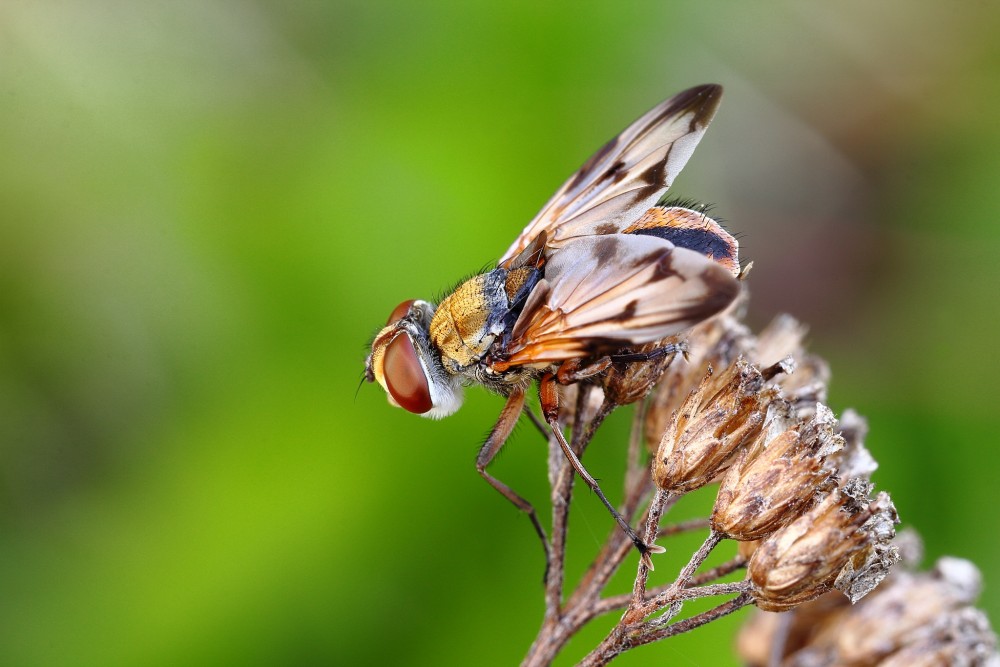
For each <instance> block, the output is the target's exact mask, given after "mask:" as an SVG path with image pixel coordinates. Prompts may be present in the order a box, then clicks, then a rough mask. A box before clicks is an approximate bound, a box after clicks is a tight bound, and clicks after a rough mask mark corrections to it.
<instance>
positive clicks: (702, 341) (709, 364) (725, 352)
mask: <svg viewBox="0 0 1000 667" xmlns="http://www.w3.org/2000/svg"><path fill="white" fill-rule="evenodd" d="M751 344H752V338H751V335H750V330H749V329H747V328H746V327H745V326H744V325H743V324H741V323H740V322H738V321H736V320H735V319H734V318H732V317H729V316H721V317H715V318H712V319H711V320H709V321H707V322H703V323H701V324H699V325H698V326H696V327H695V328H693V329H692V330H691V331H690V332H689V333H688V338H687V349H688V351H687V354H686V355H685V358H684V359H683V360H680V359H678V360H677V362H676V363H672V364H670V366H669V367H667V369H666V371H665V372H664V373H663V375H662V376H661V378H660V382H659V383H658V384H657V386H656V389H655V390H654V392H653V395H652V398H651V400H650V402H649V409H648V411H647V412H646V423H645V428H644V431H645V433H646V446H647V448H648V449H649V451H650V452H655V451H656V450H657V448H658V447H659V445H660V439H661V436H662V435H663V432H664V430H666V428H667V424H669V423H670V420H671V419H672V418H673V415H674V413H675V412H677V411H678V410H680V407H681V403H683V402H684V401H685V400H686V399H687V397H688V395H689V394H690V393H691V392H692V391H693V390H694V389H695V388H697V387H698V386H699V384H700V383H701V382H702V380H703V379H704V377H705V375H706V374H707V373H708V369H709V368H716V369H723V368H729V366H731V365H732V364H733V363H735V362H736V360H737V359H738V358H739V357H740V355H742V354H744V353H745V352H746V351H747V350H749V349H750V347H751Z"/></svg>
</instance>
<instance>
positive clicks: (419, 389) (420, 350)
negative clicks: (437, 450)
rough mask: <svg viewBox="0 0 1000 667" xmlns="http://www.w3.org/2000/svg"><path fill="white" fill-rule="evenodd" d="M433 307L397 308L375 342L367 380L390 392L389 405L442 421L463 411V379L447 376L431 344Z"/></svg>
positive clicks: (416, 303)
mask: <svg viewBox="0 0 1000 667" xmlns="http://www.w3.org/2000/svg"><path fill="white" fill-rule="evenodd" d="M433 317H434V306H433V305H432V304H430V303H428V302H426V301H420V300H410V301H404V302H403V303H401V304H399V305H398V306H396V308H395V309H394V310H393V311H392V314H391V315H389V320H388V322H387V323H386V326H385V327H384V328H383V329H382V330H381V331H379V332H378V335H376V336H375V340H373V341H372V352H371V354H370V355H368V358H367V359H366V360H365V379H366V380H367V381H368V382H378V383H379V384H380V385H382V388H383V389H385V391H386V395H387V397H388V399H389V403H390V404H392V405H395V406H397V407H401V408H404V409H406V410H409V411H410V412H413V413H415V414H419V415H421V416H423V417H431V418H432V419H440V418H441V417H447V416H448V415H450V414H453V413H454V412H455V411H456V410H458V408H459V407H460V406H461V405H462V383H461V378H460V377H458V376H455V375H452V374H450V373H448V371H446V370H445V368H444V366H443V365H442V363H441V354H440V352H439V351H438V350H437V349H435V347H434V345H433V344H432V342H431V338H430V327H431V320H432V319H433Z"/></svg>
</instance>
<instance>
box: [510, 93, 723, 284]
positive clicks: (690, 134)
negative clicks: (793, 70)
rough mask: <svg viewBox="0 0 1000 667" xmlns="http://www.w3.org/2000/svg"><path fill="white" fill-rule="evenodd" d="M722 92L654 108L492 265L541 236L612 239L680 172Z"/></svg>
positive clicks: (552, 242) (553, 241) (553, 244)
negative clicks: (603, 237)
mask: <svg viewBox="0 0 1000 667" xmlns="http://www.w3.org/2000/svg"><path fill="white" fill-rule="evenodd" d="M721 97H722V87H721V86H718V85H714V84H709V85H704V86H698V87H696V88H691V89H689V90H686V91H684V92H682V93H679V94H678V95H675V96H673V97H671V98H670V99H669V100H666V101H665V102H662V103H660V104H659V105H657V106H656V107H654V108H653V109H651V110H650V111H649V112H647V113H646V114H645V115H644V116H642V117H641V118H639V119H638V120H637V121H635V122H634V123H632V124H631V125H629V126H628V127H627V128H626V129H625V131H624V132H622V133H621V134H619V135H618V136H617V137H615V138H614V139H612V140H611V141H610V142H608V143H607V144H606V145H605V146H604V147H603V148H601V149H600V150H599V151H597V153H595V154H594V155H593V156H592V157H591V158H590V159H589V160H587V162H586V163H584V165H583V166H582V167H581V168H580V170H579V171H577V172H576V173H575V174H574V175H573V176H571V177H570V178H569V180H567V181H566V182H565V183H564V184H563V186H562V187H561V188H559V190H558V191H557V192H556V193H555V195H553V196H552V199H550V200H549V201H548V203H547V204H545V206H544V207H543V208H542V210H541V211H539V213H538V215H536V216H535V219H534V220H532V221H531V222H530V223H529V224H528V226H527V227H525V229H524V231H523V232H521V235H520V236H518V238H517V240H515V241H514V243H513V245H511V247H510V248H508V249H507V252H506V253H504V255H503V257H502V258H501V259H500V265H501V266H505V265H506V264H507V263H509V262H510V260H511V259H512V258H514V257H516V256H517V255H518V254H519V253H520V252H521V251H522V250H523V249H524V248H526V247H527V246H528V245H530V244H531V242H532V240H533V239H534V238H535V237H536V236H538V235H539V234H540V233H541V232H543V231H547V232H548V241H547V243H548V246H549V247H550V248H558V247H560V246H562V245H563V244H564V243H565V242H566V241H567V240H568V239H571V238H575V237H578V236H590V235H595V234H614V233H617V232H620V231H621V230H622V229H624V228H625V227H627V226H628V225H629V224H631V223H632V222H634V221H635V220H636V219H637V218H638V217H639V216H640V215H641V214H642V212H643V211H645V210H646V209H647V208H648V207H650V206H652V205H653V204H654V203H655V202H656V200H657V199H658V198H659V197H660V196H661V195H662V194H663V193H664V191H666V189H667V188H668V187H669V186H670V184H671V183H672V182H673V180H674V178H675V177H676V176H677V174H678V173H680V171H681V169H683V168H684V165H685V164H686V163H687V161H688V158H690V157H691V154H692V153H693V152H694V149H695V146H697V145H698V142H699V141H701V137H702V135H703V134H704V133H705V129H706V128H707V127H708V124H709V122H710V121H711V120H712V117H713V116H714V115H715V110H716V109H717V108H718V106H719V100H720V99H721Z"/></svg>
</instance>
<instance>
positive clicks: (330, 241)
mask: <svg viewBox="0 0 1000 667" xmlns="http://www.w3.org/2000/svg"><path fill="white" fill-rule="evenodd" d="M753 7H754V6H752V5H746V6H735V5H730V4H728V3H727V4H723V3H718V4H715V3H685V4H679V3H672V2H668V3H662V2H658V3H636V4H629V5H622V4H620V3H606V4H599V3H582V4H581V3H547V4H539V3H528V2H515V3H513V4H511V3H507V4H506V5H504V9H502V10H501V9H500V8H499V6H497V5H495V4H485V3H484V4H469V5H459V4H456V3H448V2H428V3H401V2H339V3H319V2H292V3H278V2H269V1H266V0H243V1H239V0H205V1H202V2H190V1H182V2H173V3H168V2H156V1H153V2H142V3H129V2H123V1H121V0H92V1H91V2H87V3H66V2H55V1H50V0H41V1H39V0H7V2H5V3H3V4H2V5H0V96H2V97H0V147H2V150H0V211H2V213H0V217H2V220H0V446H2V449H0V456H2V459H0V460H2V466H0V494H2V500H3V502H2V504H0V592H2V594H0V598H2V602H0V664H4V665H46V666H58V665H73V666H79V665H102V666H103V665H159V664H162V665H178V664H184V665H220V664H240V665H318V664H341V665H360V664H378V665H384V664H406V665H450V664H454V665H468V664H475V665H509V664H513V663H515V662H516V661H517V660H519V659H520V657H521V656H522V655H523V653H524V652H525V650H526V649H527V647H528V645H529V644H530V641H531V639H532V638H533V636H534V632H535V630H536V628H537V625H538V622H539V619H540V616H541V602H542V601H541V587H540V585H539V579H540V577H541V574H542V559H541V554H540V550H539V548H538V545H537V543H536V538H535V536H534V534H533V532H532V531H531V529H530V526H529V524H528V522H527V520H525V519H524V517H522V516H520V515H518V513H517V512H516V511H515V510H513V509H512V508H511V507H510V506H509V505H508V504H507V503H506V502H504V501H503V500H502V499H501V498H500V497H499V496H498V495H497V494H496V493H495V492H494V491H493V490H492V489H490V488H489V487H488V486H487V485H486V484H485V483H483V481H482V480H481V479H480V478H479V477H478V476H477V475H476V474H475V471H474V468H473V459H474V456H475V452H476V449H477V447H478V444H479V442H480V439H481V437H482V435H483V434H484V433H485V432H486V431H487V429H488V428H489V427H490V425H491V424H492V421H491V420H492V419H494V418H495V416H496V413H497V411H498V409H499V406H500V400H499V399H498V398H496V397H492V396H488V395H486V394H485V392H481V391H470V392H469V397H468V401H467V405H466V407H465V408H463V410H462V411H461V412H460V413H459V414H458V415H456V416H455V417H452V418H450V419H448V420H446V421H443V422H440V423H434V422H430V421H427V420H421V419H417V418H415V417H412V416H411V415H408V414H404V413H403V412H402V411H400V410H394V409H391V408H390V407H388V406H387V405H386V404H385V400H384V398H383V396H382V395H381V392H380V391H379V390H378V389H377V388H373V387H368V386H366V387H362V388H361V391H360V393H358V394H357V395H355V390H356V388H357V383H358V381H359V379H360V376H361V369H362V361H363V358H364V355H365V353H366V350H365V343H366V341H367V340H368V337H369V336H370V335H371V333H373V332H374V330H376V329H377V328H378V326H379V325H380V324H381V323H382V322H383V321H384V319H385V317H386V316H387V315H388V313H389V311H390V310H391V309H392V307H393V306H395V305H396V304H397V303H398V302H400V301H402V300H404V299H407V298H412V297H434V296H436V295H438V294H439V293H440V292H441V291H443V290H445V289H447V288H448V287H450V286H451V285H452V284H454V283H455V282H456V281H457V280H458V279H459V278H460V277H462V276H463V275H465V274H467V273H469V272H472V271H475V270H477V269H478V268H480V267H482V266H484V265H488V264H489V263H490V262H491V261H495V258H496V257H498V256H499V254H500V253H501V252H502V251H503V250H504V249H505V248H506V246H507V244H508V243H509V242H510V241H511V239H513V237H514V235H515V234H516V233H517V231H519V230H520V228H521V226H522V225H523V224H524V223H525V222H526V221H527V220H528V219H530V217H531V216H532V215H533V213H534V212H535V210H536V209H537V208H538V207H539V206H540V205H541V203H542V202H543V201H544V200H545V199H546V198H547V197H548V196H549V194H551V192H552V191H553V190H554V189H555V188H556V187H557V186H558V184H559V183H560V182H561V181H562V179H563V178H565V177H566V176H567V175H569V173H570V172H571V171H573V170H574V169H575V168H576V167H577V166H578V165H579V164H580V163H581V162H582V161H583V160H584V159H585V158H586V157H587V155H588V154H589V152H590V151H592V150H594V149H596V148H597V147H598V146H599V145H600V144H602V143H603V142H604V141H606V140H607V139H608V138H610V137H611V136H612V135H613V134H614V133H616V132H617V131H618V130H620V129H622V128H623V127H624V126H625V125H626V124H627V123H628V122H629V121H630V120H632V119H633V118H634V117H636V116H638V115H639V114H640V113H641V112H643V111H644V110H645V109H646V108H648V107H649V106H651V105H652V104H654V103H656V102H658V101H659V100H660V99H662V98H664V97H666V96H668V95H670V94H672V93H674V92H677V91H679V90H681V89H683V88H685V87H687V86H689V85H693V84H698V83H703V82H709V81H715V82H719V83H722V84H724V85H725V86H727V88H728V92H727V98H726V99H725V100H724V102H723V105H722V109H721V111H720V114H719V116H718V118H717V119H716V123H715V125H714V126H713V128H712V129H711V131H709V133H708V135H707V137H706V139H705V141H704V142H703V145H702V147H701V148H700V149H699V151H698V153H697V154H696V155H695V157H694V158H693V160H692V162H691V164H690V165H689V167H688V170H687V172H686V173H685V174H684V176H683V177H682V179H681V180H680V181H679V182H678V184H677V187H676V188H675V189H676V191H677V192H678V193H680V194H685V195H690V196H694V197H698V198H700V199H703V200H706V201H711V202H717V204H718V206H717V209H716V210H717V212H718V213H719V214H720V215H722V217H723V218H725V219H726V220H728V221H729V224H730V226H731V227H732V228H733V229H734V230H735V231H737V232H740V233H741V234H742V235H743V245H744V249H745V252H744V254H745V257H746V258H747V259H754V260H755V262H756V267H755V272H754V276H753V278H752V279H751V286H752V289H753V291H754V301H753V308H752V313H751V314H752V318H753V320H754V321H755V322H756V323H758V324H762V323H764V322H766V321H767V320H768V319H769V318H770V317H771V316H773V315H774V314H775V313H777V312H779V311H786V310H787V311H790V312H792V313H793V314H796V315H798V316H799V317H801V318H802V319H804V320H806V321H808V322H811V323H812V324H813V328H812V333H811V345H812V349H813V350H814V351H816V352H817V353H819V354H821V355H823V356H825V357H827V358H828V359H829V360H830V361H831V362H832V365H833V371H834V381H833V385H832V394H831V403H832V406H833V407H834V409H835V410H837V411H840V410H842V409H843V408H845V407H848V406H853V407H856V408H857V409H858V410H859V411H860V412H861V413H862V414H864V415H866V416H867V417H868V418H869V420H870V423H871V428H872V431H871V435H870V437H869V439H868V444H869V448H870V449H871V450H872V451H873V453H874V454H875V456H876V458H878V460H879V461H880V462H881V464H882V469H881V470H880V471H879V472H878V473H877V476H876V481H877V482H878V484H879V488H883V489H888V490H889V491H891V492H892V493H893V496H894V498H895V500H896V503H897V505H898V507H899V509H900V512H901V514H902V517H903V519H904V521H905V522H906V523H907V524H908V525H911V526H914V527H916V528H917V529H919V530H920V531H921V533H922V534H923V536H924V538H925V540H926V544H927V551H928V556H929V558H932V557H936V556H938V555H941V554H944V553H950V554H955V555H960V556H965V557H969V558H972V559H973V560H975V561H976V562H977V564H978V565H979V566H980V567H981V568H982V569H983V571H984V574H985V576H986V586H987V589H986V590H987V591H988V592H989V591H992V590H993V587H994V586H995V585H996V582H997V581H1000V532H994V530H993V529H994V528H995V527H996V526H995V524H993V520H994V518H995V511H994V509H993V508H994V496H993V493H994V490H995V481H994V477H995V474H996V473H995V470H996V469H997V467H998V463H1000V461H998V453H997V452H998V447H997V445H998V442H1000V439H998V437H997V435H996V414H997V413H996V399H997V397H998V395H1000V393H998V389H997V383H998V380H997V378H998V364H997V360H996V355H995V341H996V339H997V335H998V333H1000V326H998V314H997V313H998V309H997V303H998V301H997V298H998V297H997V287H998V285H1000V262H998V261H997V259H996V258H997V257H998V252H1000V232H998V226H997V224H996V217H997V213H998V211H1000V188H997V186H996V178H997V175H998V174H1000V125H998V124H997V122H996V120H997V110H998V107H1000V104H998V103H1000V46H998V44H1000V42H998V41H997V40H996V39H995V35H996V34H998V28H1000V16H998V12H997V11H996V10H995V9H993V6H992V5H990V4H989V3H984V4H982V5H977V6H972V5H970V6H966V7H964V8H963V11H962V12H961V15H960V16H959V12H953V11H950V10H949V9H948V8H947V7H946V6H944V5H941V6H937V5H935V4H932V3H906V4H904V3H902V1H901V0H895V1H894V2H889V3H882V4H879V5H878V6H877V7H876V6H871V5H870V4H869V3H861V2H851V3H846V4H842V5H841V4H838V5H837V6H836V8H834V7H833V6H829V7H828V6H827V5H825V4H820V3H793V2H785V3H775V4H773V5H769V6H768V7H767V8H766V9H760V10H758V9H755V8H753ZM931 35H932V36H933V38H931V37H930V36H931ZM627 422H628V419H627V415H624V414H622V415H616V416H615V417H614V418H613V419H612V421H611V423H609V424H608V425H607V427H606V428H605V429H604V431H603V434H602V436H601V437H600V438H599V441H598V442H597V444H595V446H594V447H593V448H592V450H591V452H590V453H589V455H588V460H589V465H590V467H591V469H592V470H593V471H594V472H595V473H596V474H598V475H599V476H600V477H602V478H604V479H605V480H607V481H606V482H605V484H606V485H607V486H606V490H607V491H608V492H609V494H611V495H612V497H616V496H615V495H614V494H615V493H616V492H617V491H618V490H619V488H620V484H618V483H616V480H618V479H619V477H620V473H621V467H622V465H623V463H622V459H623V451H624V436H625V433H626V431H627ZM509 449H510V451H509V452H507V453H506V455H505V456H503V457H501V459H500V460H499V461H498V462H497V464H496V474H497V475H498V476H499V477H500V478H501V479H505V480H508V481H509V482H510V483H511V484H512V485H513V486H514V487H515V488H517V489H519V490H520V491H522V492H523V493H524V494H525V495H526V496H527V497H529V498H533V499H536V500H538V501H540V500H541V499H542V498H544V497H545V473H544V470H545V463H544V451H543V449H544V448H543V447H541V446H540V440H539V439H538V437H537V436H536V435H534V434H533V433H532V432H531V430H530V429H527V428H525V429H522V430H521V432H520V433H519V435H518V436H517V437H515V439H514V440H513V442H512V443H511V444H510V446H509ZM578 496H579V497H578V498H577V505H578V507H577V508H576V509H575V510H574V515H573V525H572V532H571V551H572V553H573V555H574V560H572V562H571V563H570V571H571V574H572V573H577V574H579V573H580V572H582V570H583V568H584V566H585V565H586V563H587V562H588V559H589V557H590V556H591V555H592V553H593V551H594V549H596V547H597V545H598V543H599V542H600V541H602V540H603V538H604V536H605V535H606V533H607V532H608V531H609V530H610V529H611V522H610V521H609V519H608V517H607V515H606V514H605V513H604V510H603V508H601V507H600V506H599V505H598V504H597V502H596V500H595V499H594V498H593V497H591V496H588V495H587V494H582V493H581V494H578ZM701 502H702V507H701V509H702V510H703V509H704V502H707V501H701ZM697 510H698V508H697V507H695V506H694V505H692V506H691V507H689V508H688V509H687V510H686V511H687V512H688V513H689V514H691V515H693V514H695V513H696V512H697ZM682 514H683V512H682ZM687 553H688V552H686V551H685V550H684V548H683V546H682V547H676V548H672V549H671V552H670V553H669V554H667V555H666V556H664V557H663V562H662V566H660V567H658V568H657V574H660V573H661V570H662V571H663V572H665V573H666V574H665V575H663V576H667V575H669V573H670V572H671V571H675V570H676V568H677V567H679V565H680V564H681V563H682V562H683V561H684V560H685V559H686V555H687ZM658 565H660V563H659V562H658ZM620 583H621V585H624V584H625V582H624V581H623V582H620ZM984 606H985V607H986V608H987V610H988V611H989V612H991V613H992V615H993V616H994V617H997V616H998V615H1000V603H998V602H997V598H996V596H995V595H989V594H987V595H986V598H985V601H984ZM613 620H614V619H612V618H608V619H605V622H604V623H603V625H601V626H600V627H597V628H594V629H592V630H591V631H590V632H589V634H587V635H585V636H581V637H580V638H578V641H576V642H574V643H573V644H572V645H571V646H570V648H569V650H568V651H567V655H566V656H565V657H564V659H563V662H562V663H561V664H572V662H574V661H575V660H576V659H578V658H579V657H580V656H581V655H582V654H583V653H584V652H585V651H586V650H587V649H588V648H589V647H591V646H592V645H593V644H595V643H596V642H597V641H598V640H599V639H600V637H601V636H602V633H603V632H604V631H606V629H607V628H608V627H610V624H611V623H612V622H613ZM738 622H739V617H736V618H730V619H726V620H724V621H722V622H720V623H718V624H715V625H713V626H711V627H710V628H706V629H704V630H702V631H699V632H697V633H693V634H692V635H690V636H685V637H682V638H678V639H676V640H671V641H669V642H666V643H663V644H662V645H658V646H652V647H646V648H643V649H640V650H638V651H636V652H634V653H633V654H630V655H627V656H625V657H623V658H622V659H621V660H620V664H622V665H630V664H631V665H638V664H648V662H649V661H651V660H661V661H672V662H674V663H677V664H692V665H693V664H713V665H725V664H735V661H734V659H733V658H732V657H731V654H730V643H731V640H730V637H731V636H732V633H733V629H734V628H735V627H736V626H737V624H738ZM616 664H617V663H616Z"/></svg>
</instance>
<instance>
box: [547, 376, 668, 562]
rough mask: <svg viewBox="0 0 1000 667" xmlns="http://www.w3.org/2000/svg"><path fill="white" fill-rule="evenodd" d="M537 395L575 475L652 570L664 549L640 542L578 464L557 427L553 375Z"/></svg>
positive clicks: (557, 407) (557, 410)
mask: <svg viewBox="0 0 1000 667" xmlns="http://www.w3.org/2000/svg"><path fill="white" fill-rule="evenodd" d="M538 394H539V397H540V399H541V403H542V414H544V415H545V421H547V422H548V423H549V427H550V428H551V429H552V433H553V435H555V437H556V440H558V441H559V446H560V447H562V450H563V454H565V455H566V458H567V459H569V462H570V464H572V466H573V469H574V470H576V472H577V474H579V475H580V477H582V478H583V481H584V482H586V483H587V486H589V487H590V489H591V491H593V492H594V493H596V494H597V497H598V498H600V499H601V502H602V503H604V506H605V507H607V508H608V511H609V512H611V516H613V517H614V518H615V521H617V522H618V525H619V526H621V528H622V530H624V531H625V534H626V535H628V538H629V539H630V540H632V544H634V545H635V548H636V549H638V550H639V554H640V557H641V558H642V562H643V563H644V564H645V565H646V567H648V568H649V569H650V570H652V569H653V561H652V559H651V558H650V554H658V553H663V552H664V551H666V549H664V548H663V547H660V546H657V545H655V544H646V543H645V542H643V541H642V538H640V537H639V535H638V534H636V532H635V530H633V529H632V526H630V525H629V523H628V521H626V520H625V518H624V517H623V516H622V515H621V514H619V512H618V510H617V509H615V506H614V505H612V504H611V502H610V501H608V499H607V497H606V496H605V495H604V492H603V491H601V487H600V485H599V484H598V483H597V480H596V479H594V477H593V476H592V475H591V474H590V473H589V472H587V469H586V468H584V467H583V463H581V462H580V459H579V458H578V457H577V455H576V453H575V452H573V448H572V447H570V446H569V443H568V442H566V438H565V436H563V433H562V429H561V428H560V427H559V394H558V392H557V384H556V376H555V375H553V374H552V373H546V374H545V375H544V376H543V377H542V379H541V381H540V382H539V385H538Z"/></svg>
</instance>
